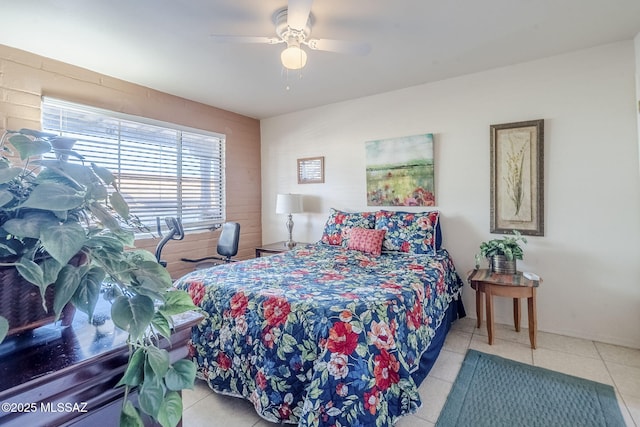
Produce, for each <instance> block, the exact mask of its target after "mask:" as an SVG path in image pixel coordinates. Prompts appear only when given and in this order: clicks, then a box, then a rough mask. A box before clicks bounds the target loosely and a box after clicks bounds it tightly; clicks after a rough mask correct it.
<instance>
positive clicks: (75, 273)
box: [53, 264, 87, 320]
mask: <svg viewBox="0 0 640 427" xmlns="http://www.w3.org/2000/svg"><path fill="white" fill-rule="evenodd" d="M86 269H87V267H74V266H72V265H69V264H67V265H65V266H64V267H62V270H60V274H58V280H56V288H55V296H54V299H53V311H54V312H55V313H56V320H58V318H59V317H60V313H62V309H63V308H64V306H65V305H66V304H67V303H68V302H69V301H71V298H72V297H73V294H75V293H76V290H78V286H80V280H81V279H82V276H83V275H84V272H85V271H86Z"/></svg>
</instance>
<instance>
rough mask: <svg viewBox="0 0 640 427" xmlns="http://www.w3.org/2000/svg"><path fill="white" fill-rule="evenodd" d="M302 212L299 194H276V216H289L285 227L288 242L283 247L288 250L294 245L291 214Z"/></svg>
mask: <svg viewBox="0 0 640 427" xmlns="http://www.w3.org/2000/svg"><path fill="white" fill-rule="evenodd" d="M300 212H303V210H302V196H301V195H300V194H278V197H277V199H276V213H277V214H289V218H288V219H287V222H286V224H285V225H286V226H287V230H289V240H287V241H286V242H285V243H284V245H285V246H286V247H288V248H289V249H291V248H293V247H294V246H295V245H296V242H294V241H293V237H292V235H293V219H292V216H291V214H294V213H300Z"/></svg>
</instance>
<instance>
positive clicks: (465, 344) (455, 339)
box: [442, 330, 472, 354]
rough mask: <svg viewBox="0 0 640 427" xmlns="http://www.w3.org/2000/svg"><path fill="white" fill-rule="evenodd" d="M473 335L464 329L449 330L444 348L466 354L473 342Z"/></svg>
mask: <svg viewBox="0 0 640 427" xmlns="http://www.w3.org/2000/svg"><path fill="white" fill-rule="evenodd" d="M471 336H472V334H469V333H467V332H463V331H453V330H452V331H449V334H448V335H447V338H446V339H445V341H444V346H443V347H442V348H443V349H444V350H448V351H453V352H455V353H461V354H466V353H467V350H468V349H469V344H470V343H471Z"/></svg>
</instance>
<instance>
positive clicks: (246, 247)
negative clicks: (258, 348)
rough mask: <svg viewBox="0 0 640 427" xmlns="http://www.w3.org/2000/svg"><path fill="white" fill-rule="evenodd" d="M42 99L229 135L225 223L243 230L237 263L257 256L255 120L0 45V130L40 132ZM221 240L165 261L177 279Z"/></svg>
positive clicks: (172, 250) (187, 243)
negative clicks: (189, 260) (193, 260)
mask: <svg viewBox="0 0 640 427" xmlns="http://www.w3.org/2000/svg"><path fill="white" fill-rule="evenodd" d="M42 96H51V97H55V98H59V99H64V100H67V101H73V102H78V103H82V104H86V105H91V106H94V107H99V108H104V109H108V110H112V111H118V112H122V113H127V114H133V115H137V116H142V117H148V118H152V119H156V120H162V121H166V122H171V123H177V124H180V125H184V126H190V127H193V128H198V129H204V130H208V131H213V132H218V133H223V134H225V135H226V177H227V187H226V215H227V220H229V221H237V222H240V225H241V231H242V234H241V237H240V246H241V248H240V253H239V257H241V258H248V257H251V256H253V254H254V247H255V246H256V245H259V244H260V243H261V239H262V229H261V213H260V210H261V183H260V175H261V174H260V167H261V165H260V123H259V122H258V121H257V120H255V119H252V118H249V117H245V116H242V115H239V114H235V113H232V112H229V111H225V110H221V109H218V108H214V107H211V106H207V105H203V104H199V103H196V102H193V101H189V100H186V99H182V98H178V97H175V96H172V95H168V94H165V93H161V92H157V91H154V90H151V89H149V88H145V87H142V86H138V85H135V84H132V83H128V82H124V81H121V80H117V79H114V78H111V77H108V76H105V75H101V74H97V73H94V72H92V71H89V70H85V69H82V68H78V67H74V66H71V65H68V64H64V63H61V62H58V61H54V60H51V59H48V58H44V57H41V56H37V55H33V54H31V53H27V52H24V51H20V50H17V49H13V48H10V47H7V46H2V45H0V128H1V129H19V128H23V127H26V128H35V129H39V128H40V114H41V113H40V103H41V97H42ZM218 234H219V232H205V233H196V234H190V235H188V236H187V238H185V240H183V241H172V242H170V243H168V244H167V245H166V246H165V250H164V251H163V258H165V259H166V260H167V261H168V263H169V271H170V272H171V275H172V276H173V277H179V276H180V275H182V274H183V273H184V272H186V271H190V270H191V269H192V268H193V265H190V264H186V263H182V262H180V261H179V260H180V258H181V257H183V256H186V257H191V258H198V257H203V256H207V255H213V254H215V245H216V242H217V236H218ZM157 242H158V239H146V240H140V241H138V242H136V245H137V246H139V247H144V248H147V249H149V250H151V251H152V252H153V251H154V250H155V246H156V244H157Z"/></svg>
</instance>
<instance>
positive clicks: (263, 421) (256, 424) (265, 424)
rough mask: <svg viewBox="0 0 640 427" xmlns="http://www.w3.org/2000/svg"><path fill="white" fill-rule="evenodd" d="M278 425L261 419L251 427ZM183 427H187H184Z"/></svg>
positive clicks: (272, 426)
mask: <svg viewBox="0 0 640 427" xmlns="http://www.w3.org/2000/svg"><path fill="white" fill-rule="evenodd" d="M278 425H280V424H275V423H270V422H269V421H266V420H263V419H262V418H260V419H259V420H258V421H256V423H255V424H254V425H253V426H252V427H275V426H278ZM284 425H285V426H293V424H284ZM184 427H189V426H184Z"/></svg>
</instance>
